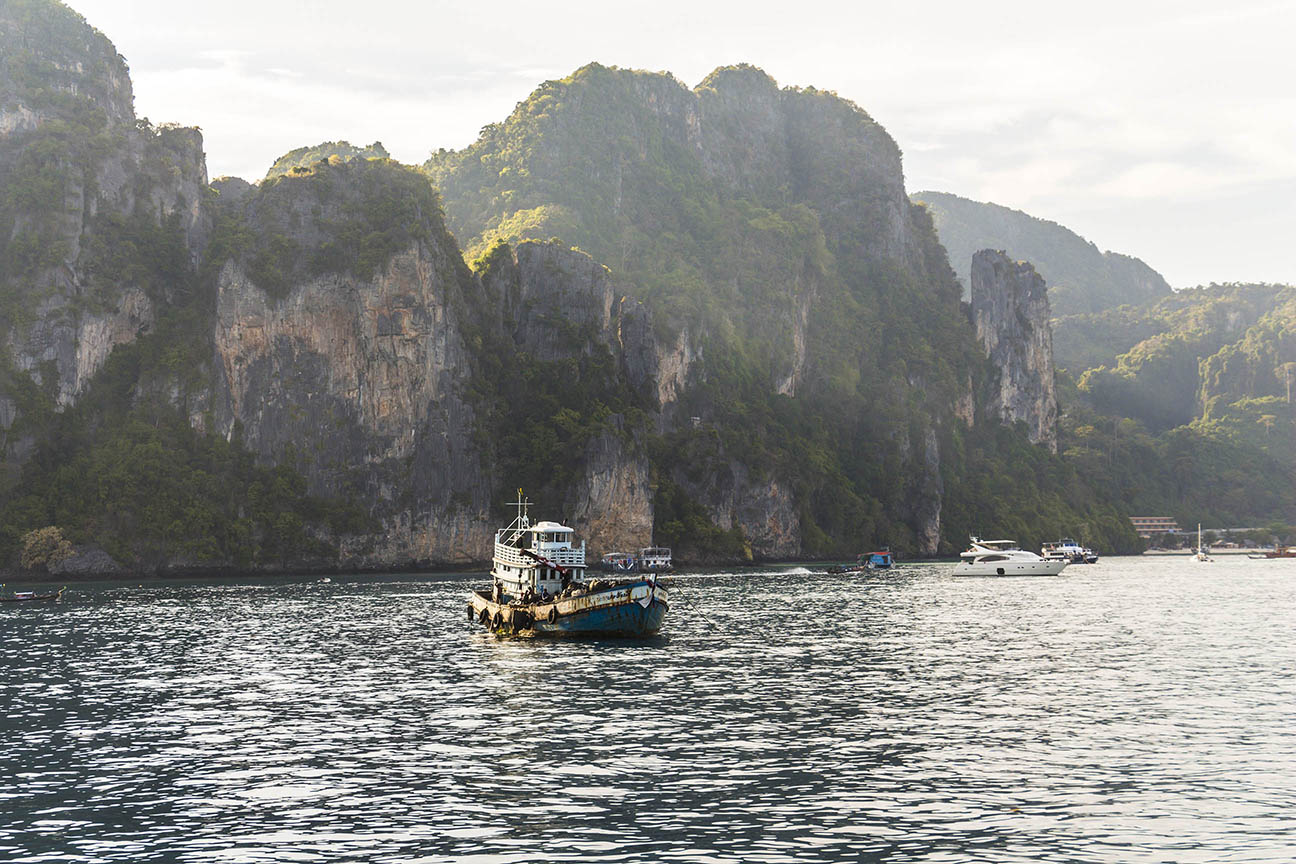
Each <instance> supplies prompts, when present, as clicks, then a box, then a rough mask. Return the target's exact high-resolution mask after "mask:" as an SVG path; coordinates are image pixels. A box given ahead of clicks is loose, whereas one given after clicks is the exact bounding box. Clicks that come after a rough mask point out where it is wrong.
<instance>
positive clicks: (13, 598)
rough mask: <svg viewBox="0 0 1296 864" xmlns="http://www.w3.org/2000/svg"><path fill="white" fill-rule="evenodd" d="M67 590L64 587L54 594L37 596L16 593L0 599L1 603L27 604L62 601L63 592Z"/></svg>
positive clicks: (25, 592) (31, 593)
mask: <svg viewBox="0 0 1296 864" xmlns="http://www.w3.org/2000/svg"><path fill="white" fill-rule="evenodd" d="M66 590H67V588H66V587H63V588H60V589H59V590H57V591H55V592H54V593H53V594H37V593H36V592H34V591H15V592H13V594H11V595H9V596H8V597H0V603H27V602H29V601H32V600H61V599H62V598H63V592H64V591H66Z"/></svg>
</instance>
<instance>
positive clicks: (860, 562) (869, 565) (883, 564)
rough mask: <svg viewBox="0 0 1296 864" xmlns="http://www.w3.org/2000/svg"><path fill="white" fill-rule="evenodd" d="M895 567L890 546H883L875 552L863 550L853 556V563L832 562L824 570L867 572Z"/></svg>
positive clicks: (833, 572)
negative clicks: (831, 564)
mask: <svg viewBox="0 0 1296 864" xmlns="http://www.w3.org/2000/svg"><path fill="white" fill-rule="evenodd" d="M893 567H895V556H894V555H892V554H891V547H889V546H883V547H882V548H881V549H879V550H878V551H877V552H864V553H862V554H860V555H856V556H855V563H854V564H834V565H833V566H831V567H828V568H827V569H826V570H825V571H824V572H826V573H832V574H834V575H840V574H843V573H867V572H869V571H872V570H890V569H891V568H893Z"/></svg>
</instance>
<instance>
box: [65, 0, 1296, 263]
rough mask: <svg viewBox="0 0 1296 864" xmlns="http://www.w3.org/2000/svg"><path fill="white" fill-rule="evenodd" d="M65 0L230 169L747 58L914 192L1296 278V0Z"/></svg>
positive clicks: (142, 110) (413, 137)
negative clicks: (599, 74) (808, 97)
mask: <svg viewBox="0 0 1296 864" xmlns="http://www.w3.org/2000/svg"><path fill="white" fill-rule="evenodd" d="M68 2H69V4H70V5H71V6H72V7H73V8H75V9H76V10H77V11H79V12H81V13H82V14H83V15H85V16H86V18H87V19H89V21H90V23H91V24H93V25H94V26H96V27H98V28H99V29H100V30H102V31H103V32H104V33H105V34H106V35H107V36H108V37H109V38H110V39H112V40H113V42H114V43H116V45H117V50H118V51H119V52H121V54H123V55H124V56H125V57H126V60H127V62H128V63H129V64H130V67H131V77H132V80H133V81H134V85H135V108H136V113H138V114H139V115H141V116H147V117H149V118H150V119H151V120H153V121H154V122H155V123H159V122H164V121H173V122H179V123H184V124H188V125H196V126H201V127H202V129H203V132H204V136H205V140H206V149H207V164H208V170H209V172H210V174H211V176H213V177H216V176H219V175H222V174H233V175H238V176H241V177H245V178H247V179H250V180H251V179H256V178H258V177H260V176H262V175H263V174H264V173H265V170H266V168H267V167H269V165H270V163H271V162H273V161H274V159H275V158H276V157H277V156H279V155H280V154H282V153H284V152H286V151H287V150H291V149H292V148H294V147H299V146H302V145H306V144H315V143H318V142H320V141H324V140H337V139H346V140H349V141H351V142H352V143H356V144H367V143H369V142H372V141H375V140H381V141H382V142H383V143H384V144H385V145H386V146H387V149H388V150H390V151H391V153H392V155H393V156H394V157H395V158H397V159H400V160H401V161H404V162H410V163H419V162H422V161H423V160H424V159H426V158H427V154H428V153H429V152H430V151H432V150H434V149H436V148H438V147H447V148H451V149H455V148H459V147H463V146H465V145H466V144H468V143H470V142H471V141H472V140H473V139H474V138H475V137H476V135H477V131H478V130H479V129H480V128H481V127H482V126H484V125H486V124H487V123H490V122H495V121H499V120H503V119H504V118H505V117H506V116H507V115H508V113H509V112H510V111H511V110H512V108H513V106H514V105H515V104H516V103H517V102H519V101H521V100H522V99H525V98H526V96H527V95H528V94H529V93H530V92H531V91H532V90H533V89H535V87H536V86H537V85H538V84H540V82H542V81H544V80H546V79H549V78H558V77H562V76H565V75H567V74H568V73H570V72H571V71H572V70H574V69H576V68H577V67H579V66H582V65H584V64H585V63H587V62H589V61H591V60H597V61H598V62H600V63H604V64H607V65H617V66H626V67H633V68H642V69H653V70H668V71H670V72H673V73H674V74H675V75H676V77H678V78H680V79H681V80H683V81H684V82H686V83H687V84H689V85H690V86H692V85H694V84H696V83H697V82H698V81H700V80H701V79H702V78H703V77H705V75H706V74H707V73H708V72H709V71H710V70H711V69H713V68H715V67H716V66H721V65H726V64H730V63H739V62H748V63H754V64H756V65H758V66H760V67H762V68H763V69H765V70H766V71H767V72H769V73H770V74H771V75H772V76H774V78H776V79H777V80H778V81H779V83H780V84H783V85H800V86H806V85H813V86H815V87H819V88H822V89H828V90H835V91H837V92H838V93H839V94H841V95H843V96H845V97H847V98H850V99H852V100H854V101H855V102H856V103H858V104H859V105H860V106H861V107H862V108H864V109H865V110H866V111H868V112H869V113H870V114H872V115H873V117H875V118H876V119H877V120H878V121H879V122H881V123H882V124H883V125H884V126H885V127H886V128H887V129H888V131H890V133H891V134H892V135H893V136H894V137H895V139H896V140H897V141H898V142H899V144H900V147H901V149H902V150H903V151H904V154H905V176H906V184H907V186H908V188H909V189H910V191H916V190H921V189H937V190H941V191H945V192H953V193H955V194H959V195H964V196H967V197H969V198H975V199H978V200H984V201H994V202H997V203H999V204H1004V205H1007V206H1010V207H1016V208H1019V209H1022V210H1025V211H1026V212H1028V213H1031V214H1032V215H1035V216H1040V217H1043V218H1047V219H1052V220H1054V221H1056V222H1060V223H1062V224H1064V225H1066V226H1067V227H1069V228H1071V229H1073V230H1075V231H1077V232H1079V233H1080V234H1082V235H1083V236H1085V237H1086V238H1088V239H1090V240H1092V241H1094V242H1095V243H1097V244H1098V246H1100V247H1102V248H1103V249H1112V250H1115V251H1118V252H1125V253H1127V254H1131V255H1137V256H1139V257H1141V258H1143V259H1144V260H1145V261H1147V262H1148V263H1149V264H1151V265H1152V266H1153V267H1155V268H1156V269H1158V270H1159V271H1161V272H1162V273H1163V274H1164V275H1165V276H1166V278H1167V279H1169V280H1170V282H1171V284H1173V285H1175V286H1176V287H1182V286H1187V285H1195V284H1200V283H1205V282H1210V281H1220V282H1224V281H1272V282H1291V283H1296V86H1294V84H1293V82H1294V81H1296V71H1294V68H1293V64H1292V44H1291V43H1292V40H1293V37H1296V0H1231V2H1227V3H1225V2H1222V0H1211V2H1203V0H1173V2H1171V0H1121V2H1109V0H1090V2H1088V3H1084V4H1081V3H1074V4H1052V3H1041V2H1039V0H1031V2H1007V0H986V2H980V3H968V2H966V0H929V2H926V3H919V2H886V3H869V2H853V3H841V4H834V3H826V2H818V0H804V2H799V3H780V4H776V5H767V4H760V3H757V2H752V0H738V2H733V0H721V2H706V0H701V2H699V0H683V2H682V0H659V2H655V3H652V4H624V3H616V2H607V0H599V2H574V3H573V2H561V0H557V2H548V3H538V2H525V3H524V2H516V0H490V2H484V3H477V2H468V0H459V2H455V3H453V4H451V3H442V2H438V0H432V2H412V0H411V2H403V0H369V2H363V3H356V2H346V3H343V2H335V0H323V2H310V3H306V2H281V0H259V2H253V0H223V2H221V3H187V2H177V0H68ZM1064 5H1065V7H1066V8H1062V7H1063V6H1064ZM1055 7H1056V8H1055ZM1226 8H1227V11H1225V9H1226Z"/></svg>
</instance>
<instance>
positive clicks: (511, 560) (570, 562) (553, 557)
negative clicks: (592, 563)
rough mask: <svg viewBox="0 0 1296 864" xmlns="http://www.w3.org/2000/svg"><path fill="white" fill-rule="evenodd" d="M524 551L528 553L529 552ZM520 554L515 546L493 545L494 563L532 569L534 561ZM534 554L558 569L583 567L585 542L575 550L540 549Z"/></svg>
mask: <svg viewBox="0 0 1296 864" xmlns="http://www.w3.org/2000/svg"><path fill="white" fill-rule="evenodd" d="M526 551H528V552H530V551H531V550H530V549H528V550H526ZM522 552H523V550H521V549H518V548H517V547H516V546H506V545H505V544H503V543H496V544H495V560H496V561H499V562H502V563H504V564H509V565H512V566H514V567H534V566H535V565H536V560H535V559H534V558H532V557H530V556H528V555H523V554H522ZM535 554H538V555H541V556H543V557H544V558H545V559H547V560H549V561H552V562H553V563H555V564H557V565H558V566H560V567H584V566H585V542H584V541H583V540H582V541H581V545H580V546H579V547H577V548H575V549H542V550H540V551H539V552H537V553H535Z"/></svg>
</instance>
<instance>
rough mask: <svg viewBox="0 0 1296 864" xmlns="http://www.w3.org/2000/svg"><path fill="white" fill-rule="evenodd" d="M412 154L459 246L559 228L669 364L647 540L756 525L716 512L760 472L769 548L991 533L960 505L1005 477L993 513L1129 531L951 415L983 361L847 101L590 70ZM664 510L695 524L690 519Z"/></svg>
mask: <svg viewBox="0 0 1296 864" xmlns="http://www.w3.org/2000/svg"><path fill="white" fill-rule="evenodd" d="M427 168H428V170H429V171H430V173H431V175H432V178H433V182H434V183H435V184H436V185H437V187H438V188H439V189H441V190H442V193H443V194H444V196H445V204H446V210H447V213H448V215H449V218H450V224H451V226H452V229H453V230H454V231H455V233H456V234H457V235H458V236H460V237H461V238H463V242H464V243H465V244H466V245H467V246H468V247H469V248H470V249H483V248H486V247H488V246H489V245H490V244H491V243H492V242H494V241H495V240H497V239H507V240H514V239H518V238H526V237H550V236H553V237H557V238H560V239H561V240H563V241H565V242H570V243H574V244H575V245H577V246H579V247H580V248H582V249H584V250H586V251H588V252H590V253H591V254H593V255H594V256H595V258H597V259H599V260H602V261H605V262H606V263H608V265H609V266H610V267H611V268H612V270H613V272H614V273H615V274H616V275H617V276H618V278H620V279H623V280H625V281H626V283H627V284H629V285H631V286H633V290H634V292H635V294H636V296H638V297H640V298H641V299H643V300H644V301H645V302H646V303H647V304H648V305H649V307H650V308H651V309H652V311H653V313H654V316H655V320H656V326H657V329H658V334H659V336H660V338H661V339H662V340H664V341H665V342H666V343H667V344H670V343H674V344H675V345H676V346H678V349H677V353H678V356H679V357H687V358H690V361H689V362H687V363H675V364H674V366H675V368H680V367H683V374H682V375H681V376H680V385H681V386H680V387H679V388H678V390H677V392H672V393H671V394H669V395H670V397H671V398H668V399H664V400H663V407H662V416H661V419H660V421H659V423H658V440H660V441H661V442H662V446H660V447H659V448H658V450H657V453H658V459H657V460H656V462H655V468H656V470H657V486H658V489H659V494H658V499H657V502H656V503H657V506H656V513H657V526H658V528H659V533H661V534H662V537H661V538H659V539H662V540H663V541H664V542H674V543H676V544H685V545H687V544H689V543H690V542H694V541H695V540H696V539H698V537H699V536H700V534H701V532H703V531H704V529H705V528H706V522H708V521H709V522H711V523H712V524H714V525H715V526H717V527H720V528H725V529H727V528H728V527H730V526H732V525H734V523H735V521H737V522H739V523H743V522H744V521H745V522H746V524H747V525H750V524H751V522H752V521H754V520H755V521H761V520H764V521H767V520H768V519H769V517H770V512H768V511H766V512H761V513H756V514H751V515H750V516H749V517H747V519H746V520H744V519H742V518H739V519H737V520H735V518H734V508H733V501H734V500H735V498H738V499H742V498H753V497H756V496H754V495H753V492H752V490H753V489H754V488H755V487H756V486H757V481H758V482H759V485H760V486H761V487H764V488H769V487H770V486H773V487H774V488H776V489H779V490H784V496H785V500H784V501H782V502H778V507H777V508H775V509H776V510H777V509H780V508H781V509H783V510H785V511H791V512H794V513H795V516H796V520H797V522H798V523H799V524H798V526H797V528H796V533H799V534H800V537H799V538H797V539H794V542H792V543H785V544H784V545H783V546H782V547H781V549H782V550H783V552H782V554H844V553H845V552H847V551H849V549H850V548H852V547H854V546H858V545H860V543H861V542H862V541H866V542H872V543H886V542H891V543H892V544H893V545H896V546H898V547H900V548H905V549H912V548H915V547H916V548H927V549H929V550H932V551H934V550H935V549H936V548H938V547H939V548H940V549H943V550H945V551H951V550H953V549H954V548H955V547H957V546H959V545H961V544H962V542H963V540H964V535H965V534H966V533H967V532H968V531H969V530H981V531H984V530H989V526H980V527H979V523H980V522H981V520H982V519H984V513H985V511H984V509H983V507H982V506H981V505H980V504H978V503H975V502H977V501H982V502H983V501H984V500H985V498H984V495H986V494H989V493H990V490H991V489H994V488H996V486H997V485H998V484H1000V483H1006V482H1011V483H1016V484H1019V486H1021V487H1023V491H1022V495H1021V497H1020V498H1019V499H1018V500H1017V501H1016V502H1015V503H1006V504H1005V505H1004V508H1003V509H1004V510H1005V511H1006V512H1005V514H1004V519H1002V520H998V521H999V524H1005V522H1006V521H1007V522H1011V524H1012V525H1014V526H1015V528H1017V529H1020V530H1019V533H1022V534H1023V535H1024V536H1028V537H1035V536H1045V535H1050V534H1053V533H1057V532H1058V531H1062V530H1065V529H1064V527H1063V525H1064V524H1072V523H1076V522H1079V521H1085V522H1086V523H1088V524H1090V525H1091V526H1093V527H1092V530H1093V532H1094V535H1095V536H1101V537H1102V541H1100V542H1104V543H1107V544H1109V545H1113V546H1114V545H1117V544H1127V543H1128V542H1129V541H1128V540H1127V539H1126V537H1127V534H1126V533H1125V529H1124V527H1123V525H1122V524H1121V520H1120V518H1119V517H1118V515H1117V514H1116V513H1115V512H1114V511H1112V510H1109V509H1105V505H1103V504H1102V503H1101V501H1102V500H1103V496H1102V493H1101V491H1100V490H1093V489H1091V488H1090V487H1088V486H1087V485H1086V484H1085V483H1084V481H1083V480H1080V479H1077V478H1074V477H1070V475H1067V476H1068V477H1069V478H1070V479H1067V480H1066V482H1053V481H1054V480H1056V479H1058V478H1057V477H1056V476H1049V475H1050V474H1056V473H1057V472H1061V474H1062V475H1066V472H1067V468H1066V466H1065V465H1063V464H1061V463H1059V464H1057V465H1055V466H1051V467H1043V466H1037V467H1040V468H1041V470H1039V471H1037V472H1022V471H1020V470H1018V469H1017V468H1016V467H1015V465H1014V463H1015V461H1016V460H1018V459H1021V458H1022V457H1023V456H1024V454H1025V452H1026V451H1028V450H1029V445H1028V444H1026V443H1025V442H1024V441H1023V442H1022V445H1021V447H1020V451H1021V452H1018V451H1019V448H1018V446H1017V445H1014V444H1013V443H1012V442H1013V441H1017V440H1019V439H1017V438H1016V437H1014V436H1016V435H1019V434H1021V433H1020V432H1015V433H1012V434H1010V435H1009V436H1008V438H1007V439H1003V438H1002V436H1001V434H1000V433H999V431H998V429H997V426H996V425H995V423H994V420H993V415H992V414H991V413H990V412H985V416H983V417H982V418H981V421H980V422H973V423H971V425H970V426H969V425H968V423H967V421H971V420H973V419H974V418H973V417H972V416H970V415H968V416H965V418H964V419H963V420H960V419H958V418H957V417H956V416H955V410H954V409H955V407H956V406H957V405H960V404H966V405H968V406H971V405H972V404H973V402H974V401H975V396H976V394H978V393H979V392H980V389H981V388H982V386H983V382H984V381H985V377H986V375H987V374H989V373H988V371H987V369H986V367H985V361H984V359H983V357H984V355H983V354H982V351H981V349H980V347H979V346H978V345H977V343H976V339H975V334H974V332H973V331H972V329H971V328H970V326H969V324H968V321H967V318H966V313H965V312H964V311H962V310H961V309H960V308H959V303H958V294H959V289H958V286H957V283H956V281H955V280H954V278H953V274H952V273H951V272H950V270H949V267H948V264H947V263H946V261H945V256H944V255H943V254H942V250H941V249H940V247H939V246H938V245H937V243H936V242H935V237H934V235H933V232H932V228H931V223H930V220H929V219H928V218H927V216H926V214H925V213H924V212H923V211H922V210H921V209H917V208H914V207H913V206H912V205H910V204H909V202H908V201H907V199H906V197H905V195H904V189H903V175H902V172H901V167H900V153H899V150H898V148H897V147H896V145H895V143H894V142H893V141H892V140H891V139H890V137H889V136H887V135H886V133H885V131H884V130H882V129H881V128H880V127H879V126H877V124H876V123H875V122H874V121H873V120H872V119H871V118H869V117H868V115H867V114H865V113H864V112H863V111H861V110H860V109H859V108H858V107H856V106H854V105H852V104H850V103H849V102H846V101H844V100H842V99H840V98H838V97H836V96H835V95H833V94H830V93H825V92H822V91H817V90H813V89H809V90H797V89H780V88H778V87H777V85H776V84H775V83H774V82H773V81H772V80H771V79H770V78H769V77H768V76H767V75H765V74H764V73H763V72H761V71H760V70H758V69H754V68H752V67H729V68H724V69H718V70H716V71H715V72H714V73H712V74H711V75H710V76H708V77H707V79H706V80H704V81H703V82H702V83H701V84H699V85H698V86H697V87H696V88H694V89H693V90H689V89H687V88H686V87H684V86H683V85H682V84H680V82H678V81H676V80H675V79H673V78H671V77H670V76H668V75H662V74H650V73H644V72H635V71H629V70H621V69H614V68H606V67H602V66H598V65H591V66H587V67H584V68H582V69H580V70H578V71H577V72H576V73H574V74H573V75H572V76H570V77H568V78H566V79H563V80H561V81H551V82H547V83H546V84H544V85H543V86H541V87H540V88H539V89H538V90H537V91H536V92H535V93H533V94H532V96H531V97H530V98H529V99H528V100H526V101H525V102H523V103H521V104H520V105H519V106H518V108H517V109H516V110H515V111H514V113H513V114H512V115H511V116H510V117H509V118H508V119H507V120H506V121H505V122H503V123H500V124H497V125H492V126H490V127H487V129H485V130H484V131H483V135H482V137H481V139H480V140H479V141H478V142H477V143H475V144H473V145H472V146H470V147H469V148H467V149H466V150H464V151H461V152H454V153H452V152H446V151H440V152H438V153H435V154H434V155H433V157H432V158H431V159H430V160H429V162H428V165H427ZM995 374H996V375H997V374H998V373H995ZM690 418H696V421H693V420H690ZM1001 439H1002V440H1001ZM1048 462H1049V460H1048V458H1044V463H1045V464H1046V465H1047V464H1048ZM699 463H701V464H705V465H707V466H711V467H710V468H709V469H708V470H698V468H697V465H698V464H699ZM1008 475H1012V478H1013V479H1012V480H1007V479H1005V478H1006V477H1007V476H1008ZM728 478H734V479H728ZM973 488H975V489H976V490H977V493H976V494H974V493H973V492H972V489H973ZM733 489H737V490H738V493H739V494H737V495H735V494H734V492H733V491H731V490H733ZM663 490H664V491H663ZM681 506H687V507H689V508H693V512H695V513H696V514H697V515H698V517H699V519H700V521H699V519H694V520H693V522H692V524H693V525H694V526H695V528H694V529H693V532H692V533H690V531H688V530H685V531H681V530H679V527H678V526H680V525H687V524H689V523H688V522H687V521H685V520H681V519H675V518H673V516H674V514H675V511H676V510H677V509H679V508H680V507H681ZM702 517H705V518H702ZM745 530H747V531H748V532H749V533H750V530H751V529H750V528H747V529H745ZM1004 530H1007V527H1006V525H1005V528H1004ZM789 539H792V538H789Z"/></svg>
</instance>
